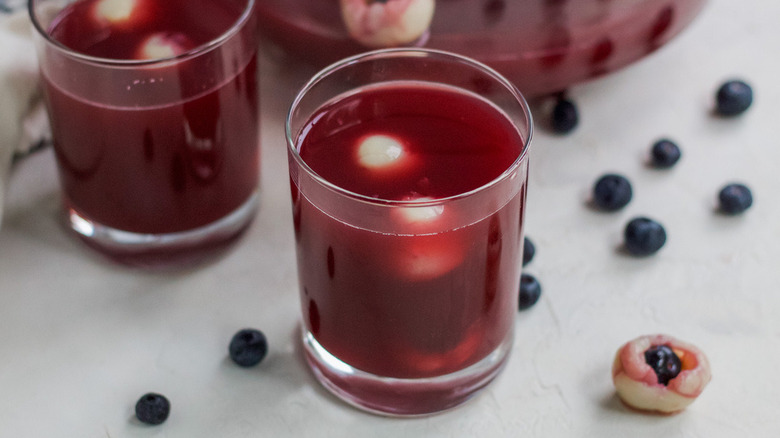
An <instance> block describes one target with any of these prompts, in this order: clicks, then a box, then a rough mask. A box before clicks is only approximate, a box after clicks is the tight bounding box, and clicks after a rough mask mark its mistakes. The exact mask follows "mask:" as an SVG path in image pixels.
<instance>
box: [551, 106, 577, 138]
mask: <svg viewBox="0 0 780 438" xmlns="http://www.w3.org/2000/svg"><path fill="white" fill-rule="evenodd" d="M579 121H580V116H579V113H578V111H577V106H576V105H575V104H574V102H572V101H571V100H569V99H566V98H563V97H561V98H558V101H557V102H556V103H555V106H554V107H553V110H552V120H551V122H552V130H553V132H556V133H558V134H568V133H569V132H571V131H572V130H574V128H576V127H577V124H578V123H579Z"/></svg>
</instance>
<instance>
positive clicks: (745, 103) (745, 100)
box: [715, 79, 753, 117]
mask: <svg viewBox="0 0 780 438" xmlns="http://www.w3.org/2000/svg"><path fill="white" fill-rule="evenodd" d="M752 104H753V88H752V87H751V86H750V85H748V84H747V83H746V82H745V81H741V80H736V79H735V80H730V81H727V82H725V83H724V84H723V85H721V86H720V88H718V92H717V94H716V95H715V111H716V112H717V113H718V114H720V115H722V116H727V117H733V116H737V115H740V114H742V113H744V112H745V111H747V109H748V108H750V105H752Z"/></svg>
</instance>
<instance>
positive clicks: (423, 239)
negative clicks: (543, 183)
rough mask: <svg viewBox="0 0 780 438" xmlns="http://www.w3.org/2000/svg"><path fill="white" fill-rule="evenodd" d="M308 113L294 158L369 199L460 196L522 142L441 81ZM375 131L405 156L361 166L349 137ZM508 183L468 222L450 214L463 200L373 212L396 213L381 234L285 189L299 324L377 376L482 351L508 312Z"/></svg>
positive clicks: (495, 172)
mask: <svg viewBox="0 0 780 438" xmlns="http://www.w3.org/2000/svg"><path fill="white" fill-rule="evenodd" d="M310 120H311V121H316V122H314V123H310V124H309V125H308V128H310V129H309V130H308V131H307V132H306V134H305V137H304V138H303V139H302V142H301V144H300V154H301V157H302V158H303V160H304V161H305V162H306V163H307V164H308V165H309V166H310V167H311V168H312V169H313V170H314V171H315V172H316V173H318V174H319V175H320V176H322V177H324V178H325V179H326V180H328V181H329V182H331V183H334V184H336V185H338V186H340V187H341V188H344V189H347V190H349V191H352V192H354V193H359V194H363V195H367V196H371V197H378V198H381V199H390V200H406V199H416V198H420V197H422V198H433V199H438V198H444V197H449V196H454V195H458V194H462V193H464V192H468V191H470V190H473V189H476V188H479V187H481V186H484V185H485V184H488V183H490V182H491V181H493V180H495V179H496V178H498V177H499V176H500V175H501V174H502V173H503V172H505V171H506V170H507V169H508V168H510V166H512V164H513V163H514V162H515V161H516V160H517V159H518V157H519V156H520V154H521V152H522V150H523V140H522V139H521V137H520V134H519V132H518V131H517V130H516V129H515V128H514V127H513V125H512V124H511V123H510V121H509V120H508V119H507V118H506V117H505V116H504V115H503V114H502V113H500V112H499V111H498V110H497V109H496V108H495V107H493V106H491V105H490V104H488V103H487V102H485V101H483V100H481V99H479V98H477V97H475V96H473V95H467V94H464V93H459V92H456V91H452V90H451V89H445V88H431V87H425V86H420V85H411V84H409V83H406V84H404V85H399V86H397V87H396V86H390V87H380V88H371V89H365V90H363V91H362V92H360V93H358V94H353V95H351V96H348V97H345V98H343V99H341V100H338V101H336V102H335V103H333V104H331V105H328V106H325V107H323V108H322V109H321V110H320V112H319V113H317V114H315V115H314V116H313V117H312V118H311V119H310ZM378 133H381V134H384V135H391V136H393V137H395V138H397V139H400V140H401V142H402V143H403V146H404V154H405V155H404V157H405V158H403V159H402V161H401V162H399V164H398V165H394V167H392V168H384V169H381V170H377V169H366V168H365V166H364V165H362V164H361V161H360V159H359V154H358V152H357V150H358V148H359V146H358V145H359V144H360V142H361V141H362V140H363V139H365V138H366V136H370V135H372V134H378ZM521 177H522V178H524V177H525V173H521ZM516 184H517V185H518V187H519V186H520V185H521V184H522V187H519V188H518V190H517V191H516V194H514V195H512V196H511V199H510V200H509V202H508V203H506V204H503V205H502V204H499V205H493V207H492V209H491V210H490V211H487V212H485V213H484V214H483V215H481V216H479V219H478V220H477V221H476V222H473V223H462V222H460V221H461V218H462V216H463V215H464V214H466V213H467V210H469V209H470V208H475V207H474V206H473V205H469V203H468V202H466V203H464V204H461V205H454V204H445V205H444V206H443V207H439V209H438V210H437V207H430V208H431V209H432V210H431V212H432V216H433V217H426V218H423V219H419V218H417V219H415V218H414V217H412V218H409V217H408V216H406V215H405V214H404V209H403V208H401V207H399V208H395V209H393V211H389V212H387V215H385V217H384V218H378V219H377V221H387V220H391V221H397V225H396V226H395V229H394V232H386V231H382V232H377V231H375V230H370V229H367V228H370V227H356V226H354V224H346V223H344V222H341V221H339V220H337V219H334V218H333V217H332V216H330V215H328V214H325V213H323V211H322V210H321V209H320V208H318V207H315V205H313V203H312V201H311V200H309V199H308V198H307V197H306V196H307V193H303V192H299V190H298V187H297V186H296V185H295V184H293V185H292V188H293V212H294V221H295V230H296V242H297V245H298V248H297V249H298V266H299V274H300V283H301V284H300V285H301V291H302V305H303V314H304V319H305V323H306V327H307V328H308V330H309V331H310V332H311V333H312V334H313V336H314V337H315V338H316V340H317V341H318V342H319V343H320V344H321V345H322V346H323V347H324V348H325V349H326V350H328V352H330V353H331V354H333V355H335V356H336V357H338V358H339V359H341V360H343V361H344V362H346V363H348V364H350V365H351V366H353V367H355V368H358V369H360V370H363V371H366V372H369V373H373V374H376V375H380V376H390V377H401V378H417V377H429V376H438V375H442V374H447V373H451V372H454V371H457V370H460V369H462V368H465V367H467V366H469V365H471V364H474V363H476V362H478V361H479V360H480V359H482V358H484V357H485V356H486V355H488V354H489V353H490V352H492V351H493V350H495V349H496V348H497V347H498V346H499V345H500V344H501V342H502V341H504V340H505V339H506V338H507V335H508V333H509V332H510V329H511V326H512V321H513V317H514V314H515V311H516V300H517V288H518V282H519V275H520V260H521V257H522V255H521V249H520V246H521V240H522V218H523V205H524V198H525V185H524V179H523V180H521V181H517V182H516ZM513 193H514V192H513ZM318 202H319V201H316V200H315V202H314V203H315V204H317V203H318ZM497 202H498V201H497ZM320 207H322V206H320ZM424 216H425V215H424ZM388 217H389V218H390V219H388ZM368 220H369V221H370V219H368Z"/></svg>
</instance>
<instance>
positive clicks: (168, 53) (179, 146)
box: [30, 0, 259, 257]
mask: <svg viewBox="0 0 780 438" xmlns="http://www.w3.org/2000/svg"><path fill="white" fill-rule="evenodd" d="M50 3H53V2H47V1H33V2H31V6H30V8H31V14H32V15H33V17H34V19H35V20H34V21H35V23H36V25H37V26H38V29H39V31H41V32H42V36H43V38H40V39H39V41H40V43H41V44H39V48H40V50H39V53H40V59H41V73H42V78H43V81H44V85H45V88H44V89H45V95H46V101H47V107H48V110H49V114H50V119H51V125H52V133H53V138H54V147H55V152H56V156H57V163H58V167H59V172H60V181H61V183H62V187H63V192H64V203H65V208H66V213H67V217H68V222H69V225H70V227H71V228H72V229H74V230H75V231H76V232H77V233H79V235H80V236H81V237H83V238H84V239H85V240H86V241H87V242H88V243H90V244H91V245H93V246H96V247H98V248H99V249H101V250H104V251H106V252H108V253H110V254H112V255H117V256H119V257H125V256H128V255H129V256H136V255H139V254H147V255H149V254H154V255H160V254H166V253H173V252H180V251H182V250H188V251H189V250H192V249H199V248H201V247H204V246H212V245H215V244H219V243H222V242H224V241H227V240H230V239H231V238H232V237H235V236H236V235H238V233H239V232H240V231H241V230H243V229H244V228H245V227H246V225H248V223H249V221H250V220H251V217H252V215H253V212H254V207H255V204H256V197H257V195H256V190H257V185H258V175H259V156H258V154H259V150H258V129H259V126H258V108H259V107H258V92H257V91H258V90H257V78H256V74H257V67H256V64H257V45H256V41H255V30H254V26H255V22H254V13H253V6H254V3H253V0H198V1H196V2H193V1H184V0H165V1H162V0H78V1H75V2H71V3H69V4H67V6H65V7H61V8H60V9H56V10H54V12H51V11H52V10H53V7H52V5H51V4H50ZM58 4H59V3H58Z"/></svg>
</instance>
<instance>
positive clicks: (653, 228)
mask: <svg viewBox="0 0 780 438" xmlns="http://www.w3.org/2000/svg"><path fill="white" fill-rule="evenodd" d="M623 238H624V242H623V244H624V245H625V248H626V250H627V251H628V252H629V253H630V254H632V255H635V256H646V255H650V254H654V253H655V252H657V251H658V250H659V249H661V247H663V246H664V244H665V243H666V230H664V227H663V225H661V224H659V223H658V222H656V221H654V220H652V219H648V218H646V217H638V218H634V219H632V220H631V221H629V222H628V224H627V225H626V228H625V230H624V232H623Z"/></svg>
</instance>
